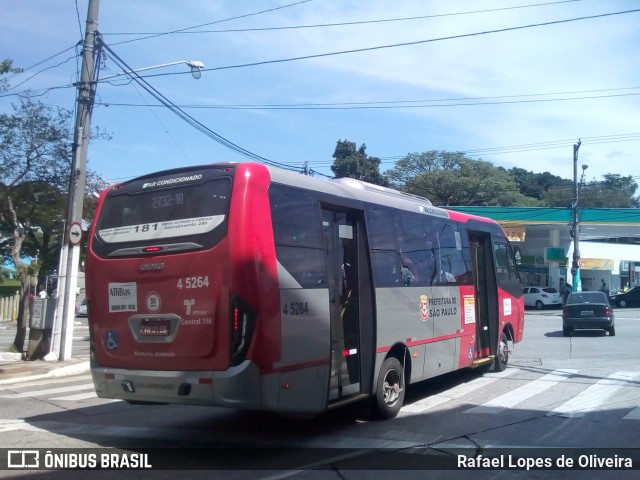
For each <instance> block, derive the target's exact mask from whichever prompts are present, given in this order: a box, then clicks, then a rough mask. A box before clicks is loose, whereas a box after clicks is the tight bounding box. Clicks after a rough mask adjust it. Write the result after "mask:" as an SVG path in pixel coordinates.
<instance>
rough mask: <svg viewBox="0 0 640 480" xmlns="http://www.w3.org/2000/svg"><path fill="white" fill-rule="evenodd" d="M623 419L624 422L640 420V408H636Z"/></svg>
mask: <svg viewBox="0 0 640 480" xmlns="http://www.w3.org/2000/svg"><path fill="white" fill-rule="evenodd" d="M622 419H623V420H640V407H638V408H634V409H633V410H631V411H630V412H629V413H627V414H626V415H625V416H624V417H622Z"/></svg>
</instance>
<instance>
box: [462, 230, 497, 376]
mask: <svg viewBox="0 0 640 480" xmlns="http://www.w3.org/2000/svg"><path fill="white" fill-rule="evenodd" d="M469 246H470V249H471V261H472V262H473V272H474V275H473V284H474V288H475V293H476V303H475V310H476V345H475V348H476V356H475V360H474V364H475V365H477V366H478V365H483V364H485V363H486V364H489V363H490V362H491V361H492V360H493V358H495V355H496V349H497V344H498V329H499V322H498V315H499V314H498V304H497V301H498V300H497V296H496V295H495V293H492V292H495V291H496V288H497V282H496V279H495V275H494V266H493V260H492V258H493V257H492V253H493V249H492V247H491V235H490V234H488V233H480V232H470V233H469Z"/></svg>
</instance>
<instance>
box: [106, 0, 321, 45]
mask: <svg viewBox="0 0 640 480" xmlns="http://www.w3.org/2000/svg"><path fill="white" fill-rule="evenodd" d="M311 1H312V0H302V1H300V2H295V3H290V4H288V5H281V6H280V7H275V8H269V9H267V10H261V11H259V12H254V13H247V14H244V15H238V16H235V17H230V18H225V19H224V20H217V21H215V22H209V23H203V24H201V25H195V26H192V27H186V28H181V29H179V30H172V31H170V32H162V33H153V34H149V35H147V36H145V37H141V38H134V39H131V40H123V41H122V42H116V43H114V44H113V45H114V46H115V45H122V44H125V43H132V42H138V41H140V40H148V39H150V38H156V37H162V36H166V35H172V34H176V33H184V32H186V31H187V30H192V29H194V28H200V27H206V26H208V25H214V24H217V23H223V22H229V21H231V20H238V19H240V18H247V17H252V16H256V15H262V14H263V13H269V12H274V11H276V10H282V9H284V8H290V7H295V6H296V5H300V4H303V3H308V2H311Z"/></svg>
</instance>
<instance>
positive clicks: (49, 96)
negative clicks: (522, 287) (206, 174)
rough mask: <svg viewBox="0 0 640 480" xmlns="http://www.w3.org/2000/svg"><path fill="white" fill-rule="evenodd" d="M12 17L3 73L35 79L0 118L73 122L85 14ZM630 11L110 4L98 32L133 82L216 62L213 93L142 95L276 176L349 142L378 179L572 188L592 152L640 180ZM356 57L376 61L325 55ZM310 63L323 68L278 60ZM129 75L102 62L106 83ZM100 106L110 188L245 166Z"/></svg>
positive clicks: (121, 99)
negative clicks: (155, 176)
mask: <svg viewBox="0 0 640 480" xmlns="http://www.w3.org/2000/svg"><path fill="white" fill-rule="evenodd" d="M0 6H1V8H2V11H3V15H1V16H0V45H2V46H3V49H2V50H3V53H2V55H1V57H2V59H4V58H10V59H13V61H14V66H17V67H22V68H26V69H27V70H26V71H25V72H24V73H23V74H20V75H16V76H13V77H11V79H10V81H11V85H12V89H11V90H10V91H9V92H8V95H7V94H5V95H4V96H2V97H0V112H10V111H11V104H12V103H17V102H18V97H17V96H16V94H19V93H22V92H24V90H26V89H31V90H33V91H35V92H37V93H39V94H41V96H40V97H38V98H40V99H41V100H42V101H43V102H45V103H50V104H54V105H58V106H61V107H65V108H68V109H72V108H73V107H74V101H75V89H74V88H73V87H71V85H72V83H73V82H74V81H76V80H77V72H78V68H79V62H78V61H76V57H75V54H76V49H75V48H73V47H74V45H76V44H77V43H78V41H80V40H81V39H82V38H83V30H84V26H85V20H86V16H87V0H77V1H74V0H47V1H42V0H21V1H19V2H15V1H9V0H0ZM634 9H640V2H639V1H637V0H635V1H634V0H609V1H606V2H603V1H600V0H574V1H546V2H544V1H541V0H537V1H536V0H518V1H516V0H513V1H494V0H476V1H473V2H471V1H461V0H460V1H457V0H446V1H445V0H431V1H427V0H415V1H414V0H405V1H398V0H393V1H392V0H369V1H367V2H362V1H356V0H345V1H337V0H333V1H331V0H309V1H299V0H263V1H242V2H240V1H236V0H219V1H215V2H212V1H208V0H191V1H189V2H175V1H173V0H154V1H151V0H146V1H145V0H137V1H135V0H109V1H105V0H103V1H102V2H101V5H100V12H99V20H98V30H99V32H100V33H101V34H102V35H103V38H104V40H105V43H106V44H107V45H109V47H110V48H111V49H112V50H113V51H114V52H115V53H116V54H117V55H118V56H119V57H120V58H121V59H122V60H123V61H124V62H126V64H127V65H129V66H130V67H131V68H134V69H137V68H143V67H148V66H153V65H159V64H166V63H171V62H176V61H182V60H198V61H202V62H203V63H204V65H205V71H204V72H203V73H202V77H201V78H200V79H199V80H194V79H193V78H192V77H191V76H190V75H189V73H188V70H187V69H186V67H184V66H181V65H180V66H172V67H166V68H162V69H156V70H152V71H147V72H145V75H156V76H152V77H147V78H146V80H147V81H148V82H149V83H150V84H151V85H152V86H153V87H154V88H155V89H157V90H158V91H159V92H161V93H162V94H163V95H164V96H165V97H166V98H168V99H169V100H171V101H172V102H173V103H175V104H177V105H179V106H182V107H183V108H184V111H186V112H187V113H188V114H189V115H191V116H193V117H194V118H195V119H197V120H198V121H199V122H201V123H202V124H204V125H206V126H207V127H208V128H209V129H211V130H212V131H214V132H216V133H217V134H219V135H221V136H222V137H224V138H225V139H227V140H230V141H231V142H233V143H235V144H236V145H239V146H240V147H242V148H244V149H246V150H248V151H250V152H252V153H254V154H257V155H260V156H262V157H265V158H268V159H270V160H273V161H276V162H280V163H284V164H288V165H295V166H302V165H303V164H304V162H305V161H307V162H309V166H310V167H311V168H313V169H315V170H317V171H319V172H322V173H325V174H330V173H331V171H330V169H329V167H330V165H331V163H332V161H333V159H332V154H333V151H334V148H335V145H336V142H337V141H338V140H343V139H347V140H350V141H354V142H356V143H357V145H358V146H359V145H360V144H362V143H365V144H366V145H367V153H368V154H369V155H372V156H377V157H380V158H382V159H383V163H382V168H381V170H382V171H384V170H386V169H387V168H391V167H392V166H393V162H394V161H395V160H397V159H399V158H401V157H403V156H405V155H406V154H407V153H410V152H423V151H427V150H434V149H435V150H449V151H465V152H468V154H469V156H471V157H472V158H481V159H483V160H487V161H491V162H492V163H493V164H494V165H496V166H503V167H505V168H512V167H521V168H524V169H527V170H531V171H534V172H544V171H549V172H551V173H553V174H555V175H559V176H561V177H564V178H572V175H573V168H572V167H573V163H572V154H573V144H574V143H575V142H576V141H577V140H578V138H581V139H582V145H581V147H580V152H579V155H580V159H579V162H580V164H583V163H584V164H588V165H589V168H588V170H587V172H586V178H587V180H592V179H597V180H599V179H601V178H602V175H603V174H606V173H614V174H621V175H632V176H633V177H634V178H635V179H636V181H638V180H639V179H640V168H639V167H638V165H640V119H639V114H638V112H640V79H639V75H638V74H639V73H640V56H639V55H638V51H639V47H640V28H638V25H640V12H630V13H625V14H617V15H608V16H602V15H604V14H611V13H617V12H624V11H628V10H634ZM260 12H262V13H260ZM596 16H597V18H588V19H583V20H575V21H569V22H563V23H551V22H558V21H563V20H572V19H577V18H582V17H596ZM543 23H551V24H549V25H545V26H537V27H534V26H532V25H536V24H543ZM201 25H202V26H201ZM285 27H287V28H285ZM293 27H295V28H293ZM515 27H527V28H517V29H515ZM177 30H182V33H168V32H175V31H177ZM495 30H503V31H501V32H495V33H486V34H480V33H482V32H489V31H495ZM155 34H163V35H155ZM472 34H474V35H472ZM400 44H402V45H401V46H398V45H400ZM374 47H385V48H374ZM353 50H364V51H356V52H352V53H343V54H336V55H325V54H332V53H337V52H345V51H353ZM61 52H62V53H61ZM297 57H311V58H306V59H301V60H292V61H285V62H280V61H278V60H286V59H292V58H297ZM255 63H259V65H253V66H243V65H248V64H255ZM120 71H121V70H120V69H119V68H118V66H117V64H116V62H115V61H114V59H112V58H110V57H109V56H107V57H106V58H105V59H104V63H103V65H102V69H101V76H102V77H106V76H108V75H113V74H115V73H118V72H120ZM158 74H162V75H160V76H157V75H158ZM121 78H122V77H121ZM56 87H66V88H56ZM97 102H98V104H97V105H96V107H95V110H94V114H93V120H92V123H93V125H94V126H100V127H101V128H103V129H105V130H107V131H108V132H110V133H112V135H113V139H112V140H111V141H96V142H92V143H91V145H90V147H89V168H91V169H92V170H94V171H96V172H98V173H99V174H100V175H102V176H103V177H104V178H105V179H107V180H109V181H119V180H125V179H129V178H132V177H135V176H138V175H142V174H146V173H149V172H152V171H155V170H159V169H165V168H173V167H181V166H185V165H190V164H201V163H210V162H217V161H245V160H246V159H245V157H243V156H241V155H239V154H237V153H236V152H234V151H232V150H230V149H228V148H226V147H224V146H222V145H220V144H219V143H216V142H214V141H213V140H211V139H210V138H209V137H208V136H206V135H204V134H202V133H200V132H199V131H197V130H196V129H194V128H193V127H192V126H190V125H188V124H187V123H185V122H184V121H183V120H181V119H179V118H178V117H177V116H175V115H174V114H172V113H171V112H170V111H169V110H168V109H167V108H164V107H162V108H160V107H152V106H150V105H156V104H157V101H156V100H155V99H153V98H152V97H151V96H150V95H149V94H147V93H146V92H145V91H144V90H143V89H142V88H140V87H139V86H136V85H135V84H134V83H130V82H128V81H126V80H120V79H118V80H115V79H114V80H112V81H110V82H104V83H101V84H100V85H99V87H98V92H97ZM312 107H313V108H312ZM356 107H357V108H356ZM506 147H510V148H506ZM511 147H513V148H511Z"/></svg>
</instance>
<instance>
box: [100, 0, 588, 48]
mask: <svg viewBox="0 0 640 480" xmlns="http://www.w3.org/2000/svg"><path fill="white" fill-rule="evenodd" d="M581 1H583V0H560V1H557V2H546V3H534V4H529V5H515V6H511V7H500V8H489V9H484V10H470V11H466V12H453V13H441V14H433V15H418V16H413V17H399V18H383V19H377V20H360V21H354V22H340V23H319V24H310V25H293V26H284V27H259V28H237V29H225V30H198V31H197V32H191V31H188V30H193V29H196V28H200V27H202V26H207V25H213V24H216V23H221V22H224V21H228V20H234V19H236V18H242V17H234V18H231V19H227V20H221V21H218V22H211V23H206V24H204V25H198V26H193V27H187V28H183V29H180V30H174V31H171V32H164V33H158V32H107V33H103V35H104V36H116V35H151V36H157V35H168V34H201V33H242V32H264V31H273V30H299V29H305V28H328V27H345V26H354V25H369V24H377V23H393V22H405V21H414V20H426V19H431V18H442V17H453V16H459V15H472V14H477V13H493V12H499V11H504V10H516V9H521V8H531V7H543V6H548V5H557V4H561V3H574V2H581ZM300 3H303V2H300ZM293 5H297V4H293ZM145 38H150V37H145ZM136 40H143V38H141V39H136ZM131 41H135V40H131ZM114 45H117V44H114Z"/></svg>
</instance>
